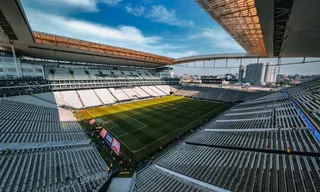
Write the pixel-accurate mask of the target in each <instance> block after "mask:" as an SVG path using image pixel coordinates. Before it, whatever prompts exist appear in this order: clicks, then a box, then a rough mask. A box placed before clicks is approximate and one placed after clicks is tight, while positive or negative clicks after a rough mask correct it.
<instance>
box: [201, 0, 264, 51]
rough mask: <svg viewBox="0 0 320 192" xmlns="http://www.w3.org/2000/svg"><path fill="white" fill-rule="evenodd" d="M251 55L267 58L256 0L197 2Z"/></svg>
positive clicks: (203, 0)
mask: <svg viewBox="0 0 320 192" xmlns="http://www.w3.org/2000/svg"><path fill="white" fill-rule="evenodd" d="M195 2H197V3H198V4H199V5H200V7H202V9H203V10H204V11H206V12H207V13H208V14H209V15H210V16H211V18H212V19H214V20H215V21H216V22H218V23H219V24H220V25H221V27H223V29H224V30H225V31H227V32H228V33H229V34H230V35H231V36H232V37H233V38H234V39H235V40H236V41H237V42H238V43H239V44H240V45H241V46H242V47H243V48H244V49H245V50H246V51H247V52H248V53H249V54H250V55H255V56H266V55H267V52H266V48H265V44H264V39H263V35H262V30H261V26H260V21H259V17H258V13H257V9H256V5H255V2H254V0H195Z"/></svg>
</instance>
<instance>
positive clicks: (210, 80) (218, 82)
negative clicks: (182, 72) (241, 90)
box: [201, 79, 223, 85]
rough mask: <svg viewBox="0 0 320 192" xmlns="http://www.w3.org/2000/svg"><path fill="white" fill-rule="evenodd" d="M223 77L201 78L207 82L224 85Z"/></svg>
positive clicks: (203, 81)
mask: <svg viewBox="0 0 320 192" xmlns="http://www.w3.org/2000/svg"><path fill="white" fill-rule="evenodd" d="M222 81H223V80H222V79H201V82H202V83H205V84H219V85H222Z"/></svg>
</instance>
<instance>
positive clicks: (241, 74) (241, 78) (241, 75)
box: [239, 65, 247, 83]
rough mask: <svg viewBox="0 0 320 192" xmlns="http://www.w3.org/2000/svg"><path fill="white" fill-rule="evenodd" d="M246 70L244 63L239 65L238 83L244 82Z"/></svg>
mask: <svg viewBox="0 0 320 192" xmlns="http://www.w3.org/2000/svg"><path fill="white" fill-rule="evenodd" d="M246 71H247V67H246V66H245V65H240V66H239V82H240V83H243V82H244V78H245V77H246Z"/></svg>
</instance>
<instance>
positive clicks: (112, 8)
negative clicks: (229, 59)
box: [21, 0, 244, 58]
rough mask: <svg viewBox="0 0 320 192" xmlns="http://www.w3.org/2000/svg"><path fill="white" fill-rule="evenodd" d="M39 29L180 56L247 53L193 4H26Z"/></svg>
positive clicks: (138, 0)
mask: <svg viewBox="0 0 320 192" xmlns="http://www.w3.org/2000/svg"><path fill="white" fill-rule="evenodd" d="M21 2H22V5H23V7H24V10H25V12H26V15H27V17H28V20H29V23H30V25H31V27H32V29H33V30H37V31H42V32H47V33H53V34H57V35H63V36H68V37H73V38H79V39H83V40H88V41H94V42H98V43H103V44H108V45H114V46H120V47H125V48H130V49H136V50H140V51H145V52H151V53H154V54H159V55H163V56H168V57H173V58H179V57H184V56H191V55H198V54H207V53H230V52H244V50H243V49H242V48H241V47H240V46H239V45H238V44H237V43H236V42H235V41H234V40H233V39H232V38H231V37H230V36H229V35H228V34H227V33H226V32H224V31H223V30H222V29H221V27H220V26H219V25H218V24H216V23H215V21H214V20H212V19H211V18H210V17H209V16H208V15H207V14H206V13H205V12H204V11H203V10H202V9H201V8H200V7H199V6H198V5H197V4H196V3H195V2H194V1H193V0H21Z"/></svg>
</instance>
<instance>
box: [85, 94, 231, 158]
mask: <svg viewBox="0 0 320 192" xmlns="http://www.w3.org/2000/svg"><path fill="white" fill-rule="evenodd" d="M227 107H229V104H224V103H215V102H209V101H201V100H194V99H188V98H184V97H180V96H167V97H162V98H155V99H150V100H143V101H138V102H131V103H125V104H119V105H113V106H110V107H100V108H93V109H88V110H82V111H79V113H81V114H82V116H83V117H85V118H86V119H91V118H96V119H97V124H98V125H99V126H103V127H105V128H107V129H108V130H109V131H110V132H111V133H112V135H113V136H114V137H116V138H117V139H118V140H119V141H120V142H121V153H125V155H126V156H127V157H129V158H131V159H132V160H134V161H139V160H141V159H142V158H143V157H146V156H149V155H151V154H152V153H153V152H155V151H156V150H158V149H159V148H160V146H165V145H166V144H168V143H170V142H171V141H172V140H174V139H175V138H176V137H177V136H180V135H183V134H184V133H186V132H188V131H190V129H192V128H194V127H196V126H197V125H199V124H201V123H202V122H203V121H205V120H206V119H209V118H211V117H213V116H215V115H216V114H217V113H218V112H220V111H222V110H224V109H225V108H227Z"/></svg>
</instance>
